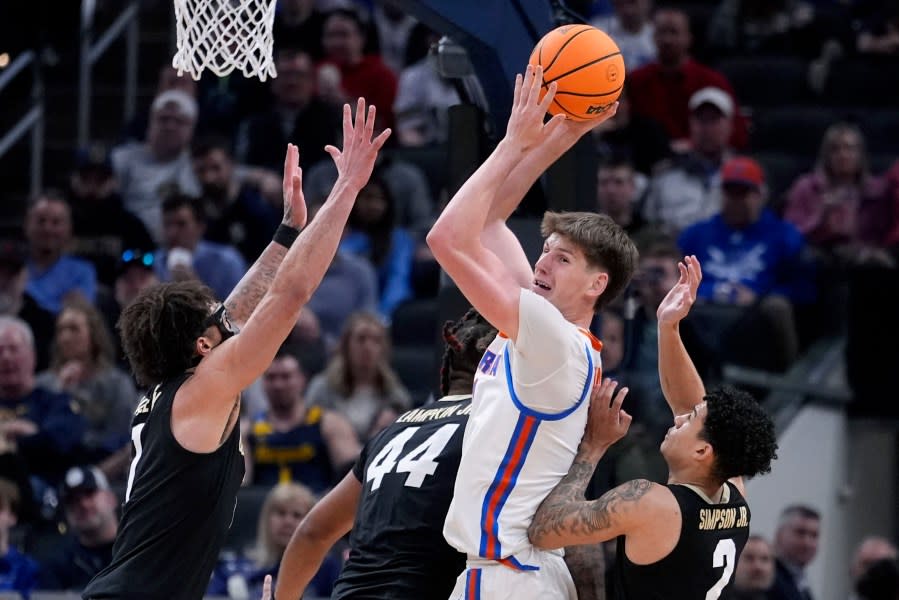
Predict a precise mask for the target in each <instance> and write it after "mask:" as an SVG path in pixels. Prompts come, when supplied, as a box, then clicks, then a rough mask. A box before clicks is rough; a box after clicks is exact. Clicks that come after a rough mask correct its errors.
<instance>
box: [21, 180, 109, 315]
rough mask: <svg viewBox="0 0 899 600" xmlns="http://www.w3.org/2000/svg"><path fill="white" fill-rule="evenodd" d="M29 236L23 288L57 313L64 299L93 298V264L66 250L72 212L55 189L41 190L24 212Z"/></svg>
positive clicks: (95, 280) (94, 275)
mask: <svg viewBox="0 0 899 600" xmlns="http://www.w3.org/2000/svg"><path fill="white" fill-rule="evenodd" d="M25 237H26V239H27V240H28V261H27V265H28V285H27V287H26V290H27V291H28V293H29V294H30V295H31V297H32V298H34V299H35V300H36V301H37V303H38V304H39V305H40V306H41V308H43V309H45V310H48V311H50V312H51V313H53V314H56V313H58V312H59V311H60V309H62V303H63V300H65V299H66V298H69V297H74V296H81V297H83V298H84V299H85V300H87V301H89V302H93V301H94V299H95V298H96V296H97V273H96V271H95V270H94V266H93V265H92V264H90V263H89V262H87V261H85V260H82V259H80V258H75V257H74V256H72V255H70V254H69V253H68V252H67V250H66V249H67V248H68V245H69V244H70V243H71V241H72V212H71V210H70V209H69V205H68V203H67V202H66V201H65V200H64V199H63V197H62V196H60V195H58V194H57V193H56V192H45V193H44V194H41V195H40V196H38V197H37V198H35V200H34V201H33V202H32V203H31V205H30V206H29V207H28V213H27V214H26V215H25Z"/></svg>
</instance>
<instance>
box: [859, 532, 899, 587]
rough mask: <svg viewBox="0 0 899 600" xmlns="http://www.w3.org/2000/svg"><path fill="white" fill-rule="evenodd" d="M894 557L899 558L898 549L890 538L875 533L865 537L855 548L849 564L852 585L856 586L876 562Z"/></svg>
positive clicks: (893, 558) (894, 558)
mask: <svg viewBox="0 0 899 600" xmlns="http://www.w3.org/2000/svg"><path fill="white" fill-rule="evenodd" d="M896 558H899V551H897V549H896V546H895V544H893V543H892V542H891V541H890V540H888V539H886V538H884V537H880V536H876V535H875V536H868V537H866V538H865V539H863V540H862V541H861V543H860V544H859V545H858V547H857V548H856V549H855V553H854V554H853V556H852V563H851V564H850V565H849V575H850V577H851V578H852V587H853V588H856V587H857V586H858V584H859V582H860V581H861V580H862V578H863V577H864V576H865V573H867V572H868V570H869V569H870V568H871V567H872V566H874V565H875V564H877V563H878V562H880V561H883V560H896Z"/></svg>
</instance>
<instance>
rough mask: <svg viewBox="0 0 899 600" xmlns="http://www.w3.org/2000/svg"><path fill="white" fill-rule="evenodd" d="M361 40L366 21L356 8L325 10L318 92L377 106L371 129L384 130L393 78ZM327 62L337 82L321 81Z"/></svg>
mask: <svg viewBox="0 0 899 600" xmlns="http://www.w3.org/2000/svg"><path fill="white" fill-rule="evenodd" d="M365 43H366V25H365V22H364V21H363V20H362V17H361V16H360V15H359V13H358V12H357V11H356V10H354V9H352V8H339V9H336V10H333V11H331V12H329V13H328V14H327V16H326V17H325V24H324V29H323V32H322V46H323V47H324V51H325V59H324V62H323V64H322V65H321V66H319V93H321V94H322V95H323V96H324V97H325V98H327V99H329V100H330V101H331V102H334V103H336V104H338V105H340V104H343V103H344V102H347V101H353V100H355V99H356V98H360V97H361V98H365V100H366V101H367V102H368V103H369V104H373V105H375V106H377V107H378V114H377V117H376V119H377V120H376V122H375V129H376V130H384V129H386V128H388V127H393V124H394V116H393V104H394V101H395V100H396V86H397V79H396V75H395V74H394V72H393V71H391V70H390V67H388V66H387V65H386V64H384V61H383V60H382V59H381V57H380V56H378V55H376V54H365ZM329 66H331V67H336V68H337V71H338V74H339V78H338V79H339V82H338V81H337V80H334V81H331V82H330V83H328V84H325V83H326V81H330V80H329V77H330V76H327V77H325V76H323V73H330V72H332V71H330V70H329V69H328V67H329ZM322 69H324V71H323V70H322ZM351 104H354V103H353V102H351ZM300 156H302V153H301V154H300Z"/></svg>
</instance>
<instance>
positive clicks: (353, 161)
mask: <svg viewBox="0 0 899 600" xmlns="http://www.w3.org/2000/svg"><path fill="white" fill-rule="evenodd" d="M376 113H377V110H376V109H375V107H374V105H372V106H369V107H368V115H366V110H365V98H359V101H358V102H357V103H356V120H355V123H354V122H353V114H352V110H351V109H350V105H349V104H344V105H343V149H342V150H340V149H338V148H336V147H334V146H330V145H329V146H325V151H326V152H327V153H328V154H330V155H331V158H333V159H334V164H335V165H336V166H337V180H338V182H343V183H345V184H348V185H350V186H351V187H353V188H355V189H356V190H357V191H358V190H361V189H362V188H363V187H364V186H365V184H366V183H368V178H369V177H371V172H372V169H374V167H375V159H376V158H377V157H378V151H380V150H381V148H382V147H383V146H384V142H386V141H387V138H389V137H390V129H385V130H384V131H382V132H381V134H380V135H379V136H378V137H376V138H374V139H372V135H373V133H374V129H375V115H376Z"/></svg>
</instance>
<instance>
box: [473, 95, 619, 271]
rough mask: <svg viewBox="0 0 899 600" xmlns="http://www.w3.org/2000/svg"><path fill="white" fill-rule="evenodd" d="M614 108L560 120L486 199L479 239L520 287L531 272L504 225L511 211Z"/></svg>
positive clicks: (523, 255) (519, 248)
mask: <svg viewBox="0 0 899 600" xmlns="http://www.w3.org/2000/svg"><path fill="white" fill-rule="evenodd" d="M617 110H618V103H617V102H616V103H615V105H614V106H612V107H611V108H610V109H609V110H606V111H605V112H603V114H602V115H601V116H599V117H597V118H596V119H592V120H590V121H575V120H574V119H565V120H564V121H562V123H561V124H560V125H559V126H558V127H556V128H555V129H554V130H553V131H551V132H550V134H549V135H548V136H547V138H546V139H545V140H544V141H543V142H542V143H540V144H537V145H536V146H534V147H533V148H531V149H529V150H527V151H526V152H525V153H524V155H523V156H522V158H521V160H520V161H518V163H517V164H516V165H515V166H514V167H513V168H512V170H511V171H509V172H508V173H507V174H506V176H505V179H504V180H503V182H502V183H501V184H500V186H499V189H498V190H497V192H496V194H495V195H494V196H493V197H492V198H490V199H489V203H490V210H489V212H488V214H487V222H486V225H485V227H484V231H483V233H482V234H481V241H482V242H483V244H484V246H485V247H486V248H487V249H488V250H490V251H491V252H493V253H494V254H495V255H496V256H497V257H499V259H500V260H501V261H502V262H503V264H505V265H506V266H507V267H508V269H509V270H510V271H511V273H512V276H513V277H514V278H515V280H516V281H517V282H518V285H519V286H520V287H528V286H530V285H531V283H532V281H533V279H534V271H533V268H532V267H531V264H530V262H528V259H527V256H526V255H525V253H524V250H523V249H522V247H521V243H520V242H519V241H518V238H516V237H515V234H514V233H512V230H510V229H509V227H508V226H507V225H506V221H507V220H508V219H509V217H510V216H511V215H512V213H513V212H515V209H516V208H517V207H518V205H519V204H520V203H521V200H522V199H523V198H524V195H525V194H526V193H527V192H528V190H529V189H531V187H532V186H533V185H534V183H535V182H536V181H537V179H538V178H539V177H540V175H542V174H543V172H544V171H546V170H547V169H548V168H549V167H550V166H551V165H552V164H553V163H555V162H556V161H557V160H558V159H559V158H560V157H561V156H562V155H563V154H565V153H566V152H568V150H570V149H571V147H572V146H574V145H575V143H577V141H578V140H579V139H581V137H583V136H584V134H586V133H587V132H589V131H590V130H591V129H593V128H595V127H596V126H598V125H599V124H600V123H602V122H603V121H606V120H608V119H610V118H612V117H613V116H615V113H616V112H617Z"/></svg>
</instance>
